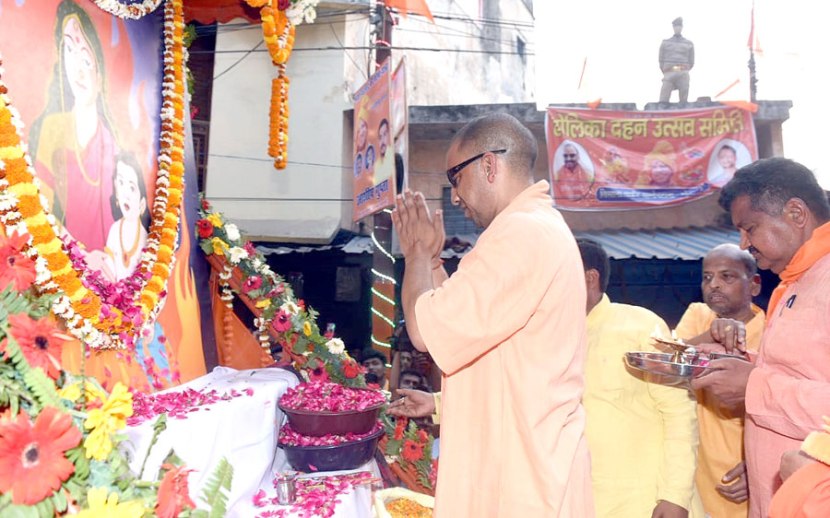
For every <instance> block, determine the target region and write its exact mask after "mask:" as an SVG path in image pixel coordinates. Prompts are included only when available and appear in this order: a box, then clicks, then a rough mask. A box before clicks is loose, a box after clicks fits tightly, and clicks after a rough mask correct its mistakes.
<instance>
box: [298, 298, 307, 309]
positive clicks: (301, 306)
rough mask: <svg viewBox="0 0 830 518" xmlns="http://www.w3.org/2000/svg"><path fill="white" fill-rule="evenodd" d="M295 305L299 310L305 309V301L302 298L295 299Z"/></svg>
mask: <svg viewBox="0 0 830 518" xmlns="http://www.w3.org/2000/svg"><path fill="white" fill-rule="evenodd" d="M297 307H298V308H300V311H305V301H304V300H303V299H299V300H298V301H297Z"/></svg>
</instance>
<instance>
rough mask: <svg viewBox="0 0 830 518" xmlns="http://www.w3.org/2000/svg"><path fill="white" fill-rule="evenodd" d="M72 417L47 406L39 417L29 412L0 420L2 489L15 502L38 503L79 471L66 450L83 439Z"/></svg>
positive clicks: (0, 486) (0, 490)
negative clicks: (31, 415)
mask: <svg viewBox="0 0 830 518" xmlns="http://www.w3.org/2000/svg"><path fill="white" fill-rule="evenodd" d="M81 437H82V435H81V431H80V430H79V429H78V428H76V427H75V426H73V424H72V417H70V416H69V414H66V413H64V412H61V411H60V410H58V409H56V408H54V407H46V408H44V409H43V411H41V412H40V415H38V416H37V419H35V424H34V426H32V422H31V421H30V420H29V415H28V414H26V413H25V412H21V413H19V414H17V418H16V419H15V420H3V421H0V493H8V492H9V491H11V492H12V503H13V504H15V505H34V504H36V503H38V502H40V501H42V500H43V499H45V498H46V497H48V496H49V495H51V494H52V493H54V492H55V491H56V490H57V489H59V488H60V487H61V484H62V483H63V482H64V481H65V480H66V479H68V478H69V476H70V475H72V473H73V472H74V471H75V466H74V465H73V464H72V463H71V462H69V460H68V459H67V458H66V456H65V455H64V453H65V452H66V450H69V449H71V448H74V447H75V446H77V445H78V443H80V442H81Z"/></svg>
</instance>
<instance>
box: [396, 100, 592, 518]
mask: <svg viewBox="0 0 830 518" xmlns="http://www.w3.org/2000/svg"><path fill="white" fill-rule="evenodd" d="M536 154H537V145H536V137H534V135H533V134H532V133H531V132H530V130H528V129H527V128H526V127H525V126H524V125H523V124H522V123H521V122H519V121H518V120H516V119H515V118H514V117H511V116H510V115H506V114H493V115H487V116H484V117H480V118H478V119H475V120H473V121H472V122H470V123H468V124H467V125H466V126H464V127H463V128H462V129H461V130H460V131H459V132H458V134H457V135H456V136H455V138H453V140H452V142H451V143H450V147H449V151H448V152H447V180H448V181H449V183H450V185H451V186H452V202H453V203H454V204H456V205H459V206H460V207H462V208H463V209H464V213H465V214H466V215H467V217H469V218H471V219H472V220H473V221H475V222H476V224H478V225H479V226H481V227H484V229H485V230H484V232H483V233H482V234H481V236H480V237H479V239H478V241H477V242H476V245H475V247H473V249H472V251H470V252H469V253H468V254H466V255H465V256H464V258H463V259H462V260H461V262H460V263H459V264H458V269H457V270H456V271H455V273H453V275H452V277H447V273H446V271H444V268H443V267H442V266H441V262H440V258H439V254H440V252H441V250H442V248H443V245H444V228H443V222H442V219H441V213H440V212H439V211H436V212H435V214H431V213H430V211H429V209H428V208H427V206H426V202H425V200H424V197H423V195H422V194H421V193H414V194H413V193H411V192H404V193H403V195H400V196H398V199H397V201H396V207H395V210H394V212H393V214H392V221H393V222H394V224H395V228H396V230H397V232H398V236H399V239H400V246H401V251H402V252H403V255H404V257H405V259H406V269H405V270H404V279H403V288H402V293H401V300H402V305H403V310H404V315H405V317H406V327H407V331H408V332H409V337H410V339H411V340H412V344H413V345H414V346H415V348H416V349H418V350H420V351H426V352H429V353H430V354H431V355H432V358H433V359H434V360H435V363H436V364H437V365H438V367H439V368H440V369H441V371H442V372H443V373H444V383H443V393H442V398H441V408H440V416H441V463H440V464H439V468H438V483H437V486H436V494H435V516H436V518H460V517H467V516H469V517H473V516H476V517H478V516H487V517H505V518H507V517H510V518H512V517H515V516H519V517H528V518H529V517H537V516H539V517H542V516H544V517H548V518H555V517H576V516H579V517H592V516H594V507H593V498H592V495H591V478H590V477H591V475H590V459H589V456H588V448H587V442H586V440H585V437H584V429H585V411H584V408H583V406H582V402H581V398H582V391H583V372H584V361H585V350H586V336H585V304H586V295H585V282H584V280H583V279H584V273H583V270H582V261H581V260H580V258H579V251H578V249H577V246H576V241H575V240H574V237H573V235H572V234H571V231H570V229H568V226H567V225H566V224H565V221H564V219H563V218H562V215H561V214H559V212H557V211H556V209H554V208H553V200H552V199H551V197H550V194H549V193H550V184H549V183H548V182H546V181H540V182H536V181H535V180H534V175H533V167H534V164H535V162H536ZM409 397H410V396H409V395H405V396H404V397H403V398H401V400H402V403H399V405H401V406H403V407H405V406H406V404H407V403H406V402H407V400H408V399H409Z"/></svg>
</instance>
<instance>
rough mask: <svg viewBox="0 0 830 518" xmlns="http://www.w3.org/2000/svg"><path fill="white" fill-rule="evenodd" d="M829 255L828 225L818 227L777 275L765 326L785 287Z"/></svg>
mask: <svg viewBox="0 0 830 518" xmlns="http://www.w3.org/2000/svg"><path fill="white" fill-rule="evenodd" d="M827 254H830V223H825V224H824V225H822V226H820V227H818V228H817V229H815V230H814V231H813V235H812V236H811V237H810V239H808V240H807V241H806V242H805V243H804V244H802V245H801V247H800V248H799V249H798V250H797V251H796V253H795V255H794V256H793V258H792V259H790V262H789V264H787V266H786V268H784V271H782V272H781V273H780V274H779V277H781V282H780V283H779V284H778V287H777V288H775V290H774V291H773V292H772V295H771V296H770V298H769V307H768V308H767V316H768V318H767V325H769V323H770V321H772V319H773V318H774V315H775V313H774V312H773V310H774V309H775V306H776V305H777V304H778V302H779V301H780V299H781V297H782V296H783V295H784V292H785V291H787V286H789V285H790V284H792V283H794V282H795V281H797V280H798V279H799V278H800V277H801V276H802V275H803V274H804V272H806V271H807V270H809V269H810V268H811V267H812V266H813V265H814V264H815V263H816V261H818V260H819V259H821V258H822V257H824V256H825V255H827Z"/></svg>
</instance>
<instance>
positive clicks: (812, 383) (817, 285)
mask: <svg viewBox="0 0 830 518" xmlns="http://www.w3.org/2000/svg"><path fill="white" fill-rule="evenodd" d="M814 235H815V234H814ZM828 286H830V254H826V255H824V257H822V258H821V259H819V260H818V261H817V262H816V263H815V264H813V265H812V266H811V267H810V268H809V269H808V270H807V271H806V272H805V273H804V274H803V275H801V276H800V277H799V278H798V279H797V280H795V281H794V282H792V283H791V284H789V285H788V286H787V287H786V289H785V290H784V291H783V293H782V295H781V296H780V298H779V302H778V304H777V305H775V307H773V308H772V309H771V311H770V312H769V313H768V314H767V326H766V328H765V329H764V336H763V338H762V339H761V351H760V353H759V355H758V360H757V361H756V368H755V369H754V370H753V371H752V373H751V374H750V375H749V381H748V382H747V386H746V432H745V435H744V437H745V440H746V465H747V473H748V475H749V494H750V501H749V514H750V516H752V517H753V518H755V517H758V518H760V517H766V516H767V515H768V513H769V505H770V500H771V499H772V494H773V492H774V491H775V490H776V489H777V488H778V486H779V485H780V484H781V479H780V478H779V475H778V469H779V465H780V462H781V455H782V454H783V453H784V452H785V451H787V450H795V449H798V448H799V446H800V445H801V441H803V440H804V438H805V437H806V436H807V434H808V433H810V432H811V431H813V430H817V429H819V428H821V425H822V422H821V416H822V415H830V320H829V319H828V318H827V316H828V315H830V292H829V291H828V290H827V287H828Z"/></svg>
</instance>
